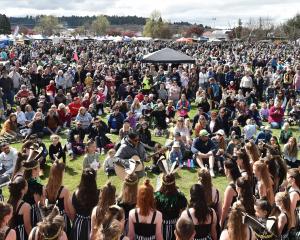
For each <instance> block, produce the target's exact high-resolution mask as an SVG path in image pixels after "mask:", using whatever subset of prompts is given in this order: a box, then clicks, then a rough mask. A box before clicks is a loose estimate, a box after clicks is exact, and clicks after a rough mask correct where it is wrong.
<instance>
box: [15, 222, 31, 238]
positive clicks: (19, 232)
mask: <svg viewBox="0 0 300 240" xmlns="http://www.w3.org/2000/svg"><path fill="white" fill-rule="evenodd" d="M15 231H16V235H17V240H27V239H28V236H27V233H26V231H25V227H24V225H18V226H17V227H16V228H15Z"/></svg>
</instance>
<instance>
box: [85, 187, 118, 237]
mask: <svg viewBox="0 0 300 240" xmlns="http://www.w3.org/2000/svg"><path fill="white" fill-rule="evenodd" d="M115 202H116V187H115V186H114V185H112V184H111V183H110V182H108V183H107V184H106V185H105V186H104V187H103V189H102V190H101V193H100V196H99V201H98V204H97V205H96V206H95V207H94V208H93V211H92V215H91V235H90V236H91V239H94V237H95V236H96V234H97V230H98V229H99V228H101V225H102V223H103V221H104V220H105V215H106V214H107V212H108V210H109V207H110V206H112V205H114V204H115Z"/></svg>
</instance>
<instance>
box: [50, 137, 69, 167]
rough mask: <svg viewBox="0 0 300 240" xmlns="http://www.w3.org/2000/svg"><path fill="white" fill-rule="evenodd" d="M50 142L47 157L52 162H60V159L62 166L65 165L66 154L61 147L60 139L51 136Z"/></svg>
mask: <svg viewBox="0 0 300 240" xmlns="http://www.w3.org/2000/svg"><path fill="white" fill-rule="evenodd" d="M50 140H51V141H52V143H51V144H50V146H49V157H50V159H51V161H52V162H54V161H55V160H60V159H61V158H62V160H63V162H64V164H66V152H65V148H63V147H62V144H61V142H60V137H59V136H58V135H56V134H54V135H51V137H50Z"/></svg>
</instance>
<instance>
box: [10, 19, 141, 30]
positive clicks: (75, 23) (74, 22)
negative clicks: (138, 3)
mask: <svg viewBox="0 0 300 240" xmlns="http://www.w3.org/2000/svg"><path fill="white" fill-rule="evenodd" d="M105 17H106V18H107V19H108V21H109V22H110V24H111V25H126V24H136V25H145V23H146V18H143V17H137V16H105ZM40 18H41V16H37V17H32V16H26V17H11V18H10V21H11V24H12V25H24V26H27V27H31V28H33V27H35V26H36V24H37V22H38V21H39V19H40ZM58 19H59V21H60V22H63V23H65V24H66V25H67V26H68V27H70V28H77V27H80V26H84V25H85V23H88V24H91V23H92V22H93V21H94V20H95V19H96V16H68V17H64V16H63V17H59V18H58Z"/></svg>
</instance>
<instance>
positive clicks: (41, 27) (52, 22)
mask: <svg viewBox="0 0 300 240" xmlns="http://www.w3.org/2000/svg"><path fill="white" fill-rule="evenodd" d="M37 30H38V31H40V32H41V33H42V34H44V35H47V36H50V35H52V34H56V33H58V30H59V21H58V18H57V17H54V16H41V17H40V19H39V22H38V25H37Z"/></svg>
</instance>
